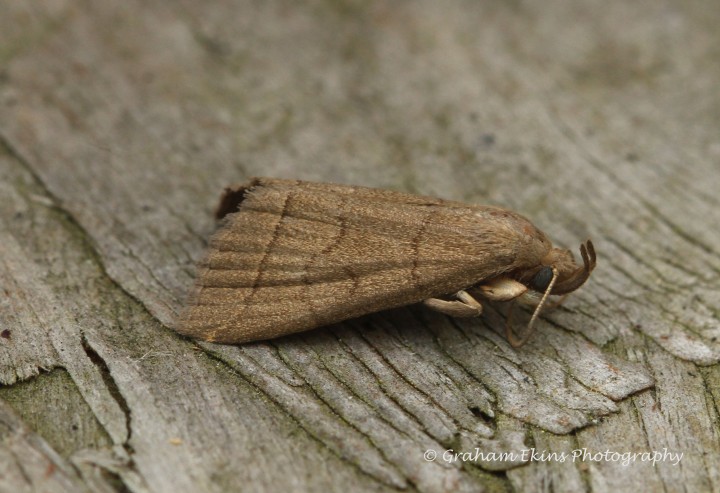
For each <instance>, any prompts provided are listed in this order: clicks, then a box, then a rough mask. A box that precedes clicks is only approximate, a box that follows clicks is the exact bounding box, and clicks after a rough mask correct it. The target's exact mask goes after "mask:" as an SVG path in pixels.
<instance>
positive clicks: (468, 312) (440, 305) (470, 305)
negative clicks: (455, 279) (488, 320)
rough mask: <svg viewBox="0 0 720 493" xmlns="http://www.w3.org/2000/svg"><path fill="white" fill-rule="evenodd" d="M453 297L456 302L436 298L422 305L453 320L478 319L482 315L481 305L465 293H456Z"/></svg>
mask: <svg viewBox="0 0 720 493" xmlns="http://www.w3.org/2000/svg"><path fill="white" fill-rule="evenodd" d="M455 296H456V297H457V300H454V301H445V300H440V299H437V298H429V299H427V300H425V301H423V303H424V304H425V306H427V307H428V308H432V309H433V310H435V311H438V312H440V313H444V314H445V315H450V316H451V317H455V318H469V317H478V316H480V314H481V313H482V305H481V304H480V302H479V301H478V300H476V299H475V298H473V297H472V296H470V295H469V294H468V293H467V292H466V291H458V292H457V293H456V294H455Z"/></svg>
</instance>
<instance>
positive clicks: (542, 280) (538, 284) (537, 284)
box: [530, 266, 553, 291]
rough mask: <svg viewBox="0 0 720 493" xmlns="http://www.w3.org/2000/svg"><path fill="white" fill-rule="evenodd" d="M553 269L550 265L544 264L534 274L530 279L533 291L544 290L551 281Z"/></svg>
mask: <svg viewBox="0 0 720 493" xmlns="http://www.w3.org/2000/svg"><path fill="white" fill-rule="evenodd" d="M552 276H553V271H552V267H548V266H545V267H543V268H542V269H540V270H539V271H538V273H537V274H535V277H533V280H532V281H530V287H531V288H533V289H534V290H535V291H545V290H546V289H547V287H548V284H550V281H552Z"/></svg>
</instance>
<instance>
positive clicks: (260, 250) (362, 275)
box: [175, 178, 549, 343]
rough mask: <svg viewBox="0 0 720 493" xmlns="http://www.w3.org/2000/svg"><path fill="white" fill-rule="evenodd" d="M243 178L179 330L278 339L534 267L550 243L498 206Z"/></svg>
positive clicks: (219, 337)
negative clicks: (234, 205) (235, 206)
mask: <svg viewBox="0 0 720 493" xmlns="http://www.w3.org/2000/svg"><path fill="white" fill-rule="evenodd" d="M252 184H253V186H252V187H250V188H248V189H247V190H246V191H245V192H244V198H243V200H242V201H240V202H239V209H238V211H237V212H235V213H231V214H228V215H227V216H226V218H225V219H224V221H223V223H222V225H221V227H220V229H219V230H218V231H217V232H216V233H215V234H214V235H213V237H212V238H211V239H210V247H209V251H208V253H207V255H206V257H205V259H204V260H203V261H202V262H201V263H200V265H199V267H198V272H197V279H196V285H195V288H194V290H193V293H192V294H191V296H190V297H189V298H188V302H187V305H186V307H185V309H184V310H183V312H182V313H181V316H180V318H179V320H178V322H177V324H176V327H175V328H176V330H177V331H179V332H181V333H183V334H186V335H190V336H193V337H199V338H203V339H208V340H214V341H218V342H231V343H237V342H246V341H252V340H260V339H269V338H273V337H278V336H281V335H285V334H290V333H293V332H299V331H303V330H307V329H312V328H315V327H319V326H323V325H327V324H331V323H334V322H339V321H342V320H346V319H349V318H353V317H357V316H360V315H364V314H366V313H371V312H376V311H380V310H384V309H387V308H392V307H398V306H403V305H407V304H411V303H416V302H419V301H422V300H424V299H426V298H431V297H436V296H441V295H445V294H449V293H454V292H456V291H458V290H460V289H464V288H466V287H469V286H472V285H474V284H477V283H478V282H480V281H482V280H484V279H490V278H493V277H495V276H497V275H499V274H502V273H504V272H509V271H514V270H516V269H519V268H523V267H527V266H534V265H536V264H537V263H538V262H539V259H541V258H542V257H543V256H544V255H545V254H546V253H547V250H548V249H549V243H548V242H547V240H545V239H544V236H543V235H542V234H541V233H540V236H538V235H537V234H535V232H537V230H535V228H534V226H532V225H531V224H530V223H529V222H528V221H527V220H526V219H524V218H523V217H522V216H519V215H517V214H515V213H512V212H510V211H505V210H503V209H498V208H492V207H481V206H470V205H464V204H460V203H457V202H449V201H443V200H440V199H434V198H430V197H421V196H416V195H409V194H404V193H400V192H393V191H386V190H377V189H370V188H363V187H352V186H344V185H335V184H323V183H310V182H301V181H289V180H275V179H268V178H260V179H254V180H253V182H252ZM528 225H529V226H528Z"/></svg>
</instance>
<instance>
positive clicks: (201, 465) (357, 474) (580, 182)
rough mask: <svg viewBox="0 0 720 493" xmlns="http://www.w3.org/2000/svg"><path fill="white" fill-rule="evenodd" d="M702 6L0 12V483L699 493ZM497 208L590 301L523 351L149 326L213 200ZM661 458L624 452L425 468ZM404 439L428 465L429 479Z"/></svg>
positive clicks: (175, 293)
mask: <svg viewBox="0 0 720 493" xmlns="http://www.w3.org/2000/svg"><path fill="white" fill-rule="evenodd" d="M718 21H720V4H718V3H717V2H711V1H704V2H703V1H696V2H692V1H691V2H681V1H679V0H677V1H674V2H671V1H664V2H657V1H652V2H651V1H642V2H621V1H613V2H609V3H608V2H604V3H602V4H599V3H597V2H590V1H586V2H573V1H569V0H566V1H550V2H534V3H530V2H526V3H519V2H504V1H493V2H473V1H469V0H468V1H465V2H454V3H450V4H448V3H442V2H432V1H430V0H427V1H420V2H350V1H344V2H343V1H338V2H321V1H314V2H290V1H287V2H241V1H236V2H231V1H221V0H218V1H213V2H162V1H159V0H156V1H150V2H139V1H133V0H131V1H127V0H126V1H120V0H117V1H114V0H105V1H101V2H71V1H69V0H43V1H33V2H5V3H3V4H2V6H0V177H1V178H0V196H1V197H2V201H0V252H1V253H2V255H1V258H0V260H1V261H0V287H1V288H2V290H1V291H0V295H1V296H2V301H1V302H0V324H1V326H0V331H2V337H0V383H2V384H3V385H4V386H3V387H2V388H0V491H3V492H4V491H65V490H67V491H83V490H87V491H127V490H129V491H133V492H164V491H168V492H170V491H173V492H175V491H188V492H191V491H192V492H195V491H208V492H212V491H240V490H241V489H242V490H243V491H341V490H342V491H347V490H352V491H394V490H396V489H398V488H405V489H407V490H418V491H423V492H436V491H506V490H512V489H515V490H517V491H533V490H538V491H550V490H552V491H582V490H593V491H599V492H603V491H639V490H647V489H649V488H651V489H653V490H660V489H664V490H666V491H684V490H686V491H720V471H719V468H720V466H719V465H718V464H719V462H718V454H720V440H719V436H718V434H719V429H718V424H717V423H718V403H719V400H720V390H719V389H720V385H719V382H720V372H719V369H720V367H719V366H718V360H720V341H718V337H720V323H719V322H718V313H720V283H719V280H720V279H719V278H720V275H719V274H720V247H719V246H718V245H720V232H719V231H718V228H717V217H718V216H717V209H718V206H719V205H720V201H719V200H718V198H717V190H720V166H719V162H720V140H718V136H719V135H720V118H718V115H720V92H719V91H718V90H717V88H718V87H720V64H718V63H717V62H718V48H717V47H718V35H717V33H716V28H717V25H718ZM252 175H269V176H278V177H293V178H303V179H315V180H324V181H337V182H342V183H349V184H360V185H368V186H380V187H386V188H393V189H397V190H404V191H409V192H417V193H423V194H429V195H436V196H440V197H444V198H449V199H453V200H463V201H468V202H477V203H493V204H498V205H503V206H507V207H511V208H513V209H516V210H518V211H520V212H522V213H524V214H525V215H527V216H528V217H530V218H532V220H533V221H534V222H535V224H536V225H538V226H539V227H540V228H541V229H543V230H544V231H545V232H547V233H548V234H549V236H550V237H551V238H553V239H554V241H555V242H556V243H559V244H562V245H565V246H568V247H571V248H573V249H574V250H575V249H576V247H577V245H579V243H580V241H581V240H584V239H585V238H586V237H592V239H593V241H594V242H595V244H596V246H597V250H598V253H599V266H598V269H597V270H596V271H595V273H594V274H593V277H592V278H591V280H590V282H589V284H588V285H587V286H585V287H584V288H583V289H582V290H581V291H580V292H578V293H577V294H576V295H574V296H573V297H571V298H570V299H569V300H568V301H567V302H566V303H565V305H564V306H563V307H561V308H559V309H558V310H556V311H555V312H552V313H548V314H546V315H545V316H544V318H543V322H542V323H541V324H540V326H539V334H538V335H537V336H536V337H535V338H534V339H533V340H532V341H531V342H530V343H529V344H528V345H527V346H526V347H523V348H522V349H520V350H517V351H516V350H512V349H511V348H510V347H509V346H508V345H507V343H506V342H505V341H504V339H503V337H502V335H501V329H502V327H503V313H501V312H502V310H500V311H497V310H495V309H490V310H488V313H487V315H485V316H484V317H483V318H482V319H480V320H462V321H457V320H450V319H448V318H446V317H443V316H440V315H437V314H434V313H430V312H428V311H427V310H425V309H423V308H422V307H419V306H414V307H408V308H406V309H400V310H395V311H391V312H387V313H381V314H377V315H373V316H369V317H365V318H362V319H359V320H354V321H350V322H347V323H344V324H339V325H337V326H333V327H328V328H326V329H321V330H318V331H315V332H313V333H307V334H303V335H298V336H294V337H288V338H284V339H280V340H277V341H272V342H265V343H256V344H249V345H244V346H222V345H212V344H206V343H196V342H193V341H191V340H187V339H184V338H182V337H180V336H178V335H176V334H175V333H173V332H172V331H170V330H168V329H167V328H166V325H168V324H169V323H170V321H171V320H172V318H173V316H174V314H175V313H176V311H177V310H178V308H179V307H180V304H181V300H182V297H183V295H184V293H185V291H186V290H187V289H188V287H189V286H190V284H191V282H192V275H193V270H192V266H193V263H194V261H195V260H196V259H197V258H198V257H199V256H200V255H201V253H202V250H203V247H204V245H205V241H206V238H207V236H208V235H209V234H210V233H211V232H212V230H213V227H214V225H213V220H212V217H211V209H212V207H213V205H214V202H215V200H216V198H217V196H218V193H219V191H220V190H221V189H222V187H224V186H225V185H227V184H230V183H233V182H238V181H242V180H244V179H246V178H247V177H249V176H252ZM476 447H477V448H479V450H481V451H483V452H490V451H497V452H512V451H515V452H519V451H522V450H523V449H529V448H532V447H534V448H535V449H536V450H537V451H539V452H540V451H546V452H556V453H560V452H563V451H565V452H569V451H573V450H579V449H582V448H587V449H588V450H589V451H601V452H604V451H606V450H611V451H614V452H619V453H625V452H649V451H662V450H663V449H667V450H668V451H670V452H673V453H679V452H682V453H684V456H683V458H682V460H681V462H680V463H679V465H673V464H672V463H671V462H668V461H666V462H661V463H658V464H657V465H656V466H655V467H653V465H652V463H648V462H641V461H637V462H634V463H632V464H630V465H623V464H622V463H621V462H618V461H613V460H609V461H597V462H592V461H588V460H586V461H584V462H583V461H575V462H572V461H571V460H568V461H565V462H559V461H544V462H543V461H536V462H530V463H524V462H522V461H520V460H515V461H513V460H507V461H500V460H467V461H462V460H459V461H454V462H445V461H443V460H442V453H443V451H445V450H448V449H452V450H454V451H457V452H463V451H470V452H472V451H474V450H475V448H476ZM427 450H433V451H436V452H437V453H438V454H439V457H438V459H436V460H435V461H427V460H425V458H424V455H423V454H424V453H425V451H427Z"/></svg>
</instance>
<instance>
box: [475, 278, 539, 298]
mask: <svg viewBox="0 0 720 493" xmlns="http://www.w3.org/2000/svg"><path fill="white" fill-rule="evenodd" d="M478 289H480V292H482V294H483V296H485V297H486V298H487V299H489V300H493V301H509V300H513V299H515V298H517V297H518V296H521V295H523V294H525V293H526V292H527V290H528V288H527V286H525V285H524V284H522V283H520V282H518V281H516V280H514V279H510V278H509V277H496V278H495V279H490V280H489V281H487V282H486V283H484V284H481V285H480V286H478Z"/></svg>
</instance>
